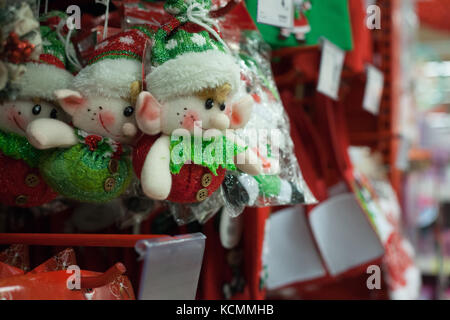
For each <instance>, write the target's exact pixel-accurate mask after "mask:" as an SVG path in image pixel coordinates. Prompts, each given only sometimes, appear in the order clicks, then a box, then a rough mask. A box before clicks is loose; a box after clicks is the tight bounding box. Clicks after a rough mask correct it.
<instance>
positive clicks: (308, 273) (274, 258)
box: [264, 205, 326, 289]
mask: <svg viewBox="0 0 450 320" xmlns="http://www.w3.org/2000/svg"><path fill="white" fill-rule="evenodd" d="M268 223H269V228H268V229H267V233H266V240H265V241H267V244H268V245H267V253H266V256H265V259H264V260H265V261H266V263H267V270H268V279H267V288H268V289H277V288H280V287H283V286H285V285H289V284H292V283H296V282H302V281H306V280H312V279H316V278H320V277H323V276H325V274H326V273H325V269H324V267H323V265H322V263H321V261H320V254H319V252H318V251H317V249H316V247H315V245H314V240H313V238H312V235H311V232H310V231H309V228H308V221H307V218H306V216H305V212H304V209H303V207H302V206H301V205H298V206H295V207H292V208H288V209H284V210H280V211H278V212H276V213H275V214H272V215H271V216H270V218H269V222H268Z"/></svg>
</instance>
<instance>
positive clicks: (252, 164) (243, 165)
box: [226, 130, 263, 176]
mask: <svg viewBox="0 0 450 320" xmlns="http://www.w3.org/2000/svg"><path fill="white" fill-rule="evenodd" d="M226 136H227V139H230V141H234V142H235V143H236V144H237V145H238V146H240V147H245V143H244V141H242V140H241V139H240V138H239V137H238V136H236V135H235V134H234V133H233V132H232V131H231V130H227V132H226ZM234 161H235V164H236V167H237V168H238V169H239V170H241V171H243V172H245V173H248V174H250V175H252V176H256V175H259V174H262V173H263V163H262V161H261V159H260V158H259V157H258V155H257V154H256V153H255V152H254V151H253V150H251V149H250V148H247V150H245V152H243V154H238V155H237V156H236V157H235V160H234Z"/></svg>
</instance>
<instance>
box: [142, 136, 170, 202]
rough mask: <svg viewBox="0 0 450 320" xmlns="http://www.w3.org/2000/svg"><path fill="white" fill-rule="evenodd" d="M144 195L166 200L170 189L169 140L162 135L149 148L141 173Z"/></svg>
mask: <svg viewBox="0 0 450 320" xmlns="http://www.w3.org/2000/svg"><path fill="white" fill-rule="evenodd" d="M141 185H142V189H143V191H144V193H145V194H146V195H147V196H148V197H149V198H152V199H155V200H164V199H167V197H168V196H169V193H170V189H171V188H172V175H171V173H170V139H169V137H168V136H166V135H163V136H161V137H160V138H158V140H156V141H155V143H154V144H153V145H152V147H151V148H150V151H149V152H148V154H147V157H146V159H145V161H144V166H143V167H142V172H141Z"/></svg>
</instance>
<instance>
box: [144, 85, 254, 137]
mask: <svg viewBox="0 0 450 320" xmlns="http://www.w3.org/2000/svg"><path fill="white" fill-rule="evenodd" d="M230 91H231V87H230V86H229V85H223V86H220V87H217V88H214V89H206V90H203V91H201V92H198V93H195V94H193V95H190V96H181V97H173V98H170V99H168V100H167V101H165V102H163V103H159V102H158V101H157V100H156V99H155V98H154V97H153V95H152V94H151V93H149V92H142V93H141V94H140V95H139V98H138V100H137V104H136V109H137V113H136V120H137V123H138V126H139V128H140V129H141V130H142V131H143V132H144V133H147V134H150V135H153V134H158V133H160V132H162V133H164V134H166V135H170V134H171V133H172V132H174V131H175V130H176V129H179V128H183V129H186V130H188V131H189V132H194V128H197V129H198V128H201V129H203V130H207V129H217V130H221V131H222V130H226V129H230V128H231V129H235V128H240V127H243V126H244V125H245V124H246V123H247V122H248V120H249V118H250V115H251V111H252V104H253V100H252V98H251V96H248V95H247V96H245V97H244V98H242V99H241V100H239V101H237V102H235V103H232V102H231V101H232V97H231V96H230ZM196 131H197V130H196Z"/></svg>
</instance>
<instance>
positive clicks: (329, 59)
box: [317, 39, 345, 100]
mask: <svg viewBox="0 0 450 320" xmlns="http://www.w3.org/2000/svg"><path fill="white" fill-rule="evenodd" d="M344 58H345V52H344V50H342V49H341V48H339V47H337V46H336V45H334V44H333V43H331V42H330V41H328V40H327V39H324V41H323V45H322V59H321V61H320V72H319V82H318V84H317V91H319V92H320V93H323V94H324V95H326V96H328V97H330V98H332V99H334V100H337V99H338V92H339V86H340V83H341V74H342V67H343V66H344Z"/></svg>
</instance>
